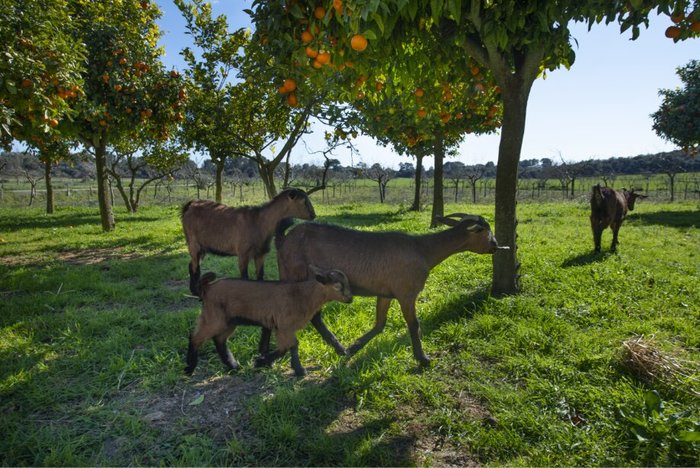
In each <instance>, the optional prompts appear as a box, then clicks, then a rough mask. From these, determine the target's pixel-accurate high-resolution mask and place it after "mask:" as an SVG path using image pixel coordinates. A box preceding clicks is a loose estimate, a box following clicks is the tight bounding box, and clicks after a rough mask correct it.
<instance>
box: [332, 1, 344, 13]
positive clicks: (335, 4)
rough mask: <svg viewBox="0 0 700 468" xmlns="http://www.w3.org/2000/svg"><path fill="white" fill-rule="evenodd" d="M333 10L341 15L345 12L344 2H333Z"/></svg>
mask: <svg viewBox="0 0 700 468" xmlns="http://www.w3.org/2000/svg"><path fill="white" fill-rule="evenodd" d="M333 9H334V10H335V11H337V12H338V13H340V12H341V11H342V10H343V0H333Z"/></svg>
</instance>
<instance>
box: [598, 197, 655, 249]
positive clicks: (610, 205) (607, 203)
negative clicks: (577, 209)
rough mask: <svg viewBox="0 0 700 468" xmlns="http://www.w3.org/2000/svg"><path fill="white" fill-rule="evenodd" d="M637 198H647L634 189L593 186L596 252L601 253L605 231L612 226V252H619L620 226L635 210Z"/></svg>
mask: <svg viewBox="0 0 700 468" xmlns="http://www.w3.org/2000/svg"><path fill="white" fill-rule="evenodd" d="M637 198H642V199H644V198H647V196H646V195H640V194H638V193H634V189H632V190H630V191H627V190H626V189H624V188H623V189H622V190H615V189H612V188H609V187H601V186H600V184H596V185H594V186H593V192H592V194H591V228H592V229H593V244H594V245H595V251H596V252H600V240H601V236H602V234H603V230H604V229H605V228H607V227H608V226H610V229H611V230H612V233H613V239H612V245H611V246H610V250H611V251H612V252H615V251H616V250H617V245H618V243H619V242H618V240H617V235H618V232H619V231H620V226H622V222H623V221H624V220H625V216H627V211H628V210H629V211H633V210H634V202H635V201H636V200H637Z"/></svg>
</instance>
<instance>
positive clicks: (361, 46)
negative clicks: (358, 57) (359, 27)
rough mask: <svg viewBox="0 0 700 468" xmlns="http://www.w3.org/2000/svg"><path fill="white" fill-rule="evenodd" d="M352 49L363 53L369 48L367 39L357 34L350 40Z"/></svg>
mask: <svg viewBox="0 0 700 468" xmlns="http://www.w3.org/2000/svg"><path fill="white" fill-rule="evenodd" d="M350 47H352V48H353V50H356V51H357V52H362V51H363V50H365V49H366V48H367V39H366V38H365V36H363V35H362V34H355V35H354V36H352V39H350Z"/></svg>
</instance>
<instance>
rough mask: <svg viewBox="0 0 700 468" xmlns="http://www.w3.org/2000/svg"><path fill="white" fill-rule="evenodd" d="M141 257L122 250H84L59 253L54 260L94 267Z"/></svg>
mask: <svg viewBox="0 0 700 468" xmlns="http://www.w3.org/2000/svg"><path fill="white" fill-rule="evenodd" d="M142 257H143V256H142V255H140V254H138V253H135V252H125V251H124V250H123V249H119V248H110V249H85V250H77V251H75V250H68V251H65V252H59V253H58V255H57V256H56V258H57V259H58V260H60V261H62V262H66V263H70V264H73V265H96V264H99V263H103V262H106V261H108V260H113V259H118V260H134V259H137V258H142Z"/></svg>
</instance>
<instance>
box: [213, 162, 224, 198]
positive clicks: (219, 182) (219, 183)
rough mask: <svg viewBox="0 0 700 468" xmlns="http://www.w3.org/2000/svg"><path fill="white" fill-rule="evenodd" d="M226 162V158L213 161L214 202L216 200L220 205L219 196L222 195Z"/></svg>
mask: <svg viewBox="0 0 700 468" xmlns="http://www.w3.org/2000/svg"><path fill="white" fill-rule="evenodd" d="M225 162H226V158H221V157H219V158H216V159H215V160H214V164H216V180H215V185H216V188H215V190H214V200H216V202H217V203H221V200H222V198H221V194H222V187H223V174H224V163H225Z"/></svg>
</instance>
